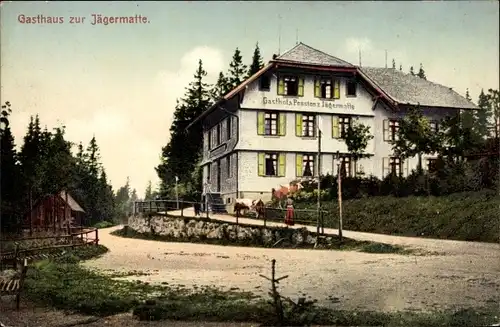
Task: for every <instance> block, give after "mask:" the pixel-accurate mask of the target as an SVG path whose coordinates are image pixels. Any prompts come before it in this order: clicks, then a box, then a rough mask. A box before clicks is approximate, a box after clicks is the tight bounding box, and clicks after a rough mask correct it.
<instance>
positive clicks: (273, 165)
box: [264, 153, 278, 176]
mask: <svg viewBox="0 0 500 327" xmlns="http://www.w3.org/2000/svg"><path fill="white" fill-rule="evenodd" d="M264 158H265V161H264V165H265V166H264V167H265V175H266V176H278V154H277V153H266V154H265V157H264Z"/></svg>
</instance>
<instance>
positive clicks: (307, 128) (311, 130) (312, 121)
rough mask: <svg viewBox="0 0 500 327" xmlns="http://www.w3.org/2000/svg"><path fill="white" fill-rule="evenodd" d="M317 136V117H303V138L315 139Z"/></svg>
mask: <svg viewBox="0 0 500 327" xmlns="http://www.w3.org/2000/svg"><path fill="white" fill-rule="evenodd" d="M315 134H316V116H315V115H302V136H304V137H314V136H315Z"/></svg>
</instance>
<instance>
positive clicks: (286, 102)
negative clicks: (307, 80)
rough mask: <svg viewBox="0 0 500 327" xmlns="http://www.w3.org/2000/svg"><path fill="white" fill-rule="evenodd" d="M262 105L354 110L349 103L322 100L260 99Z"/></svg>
mask: <svg viewBox="0 0 500 327" xmlns="http://www.w3.org/2000/svg"><path fill="white" fill-rule="evenodd" d="M262 104H263V105H264V106H266V105H280V106H294V107H309V108H327V109H347V110H354V109H355V107H354V105H353V104H351V103H349V102H348V103H335V102H332V101H324V100H317V101H314V100H306V101H300V100H298V99H286V98H268V97H263V98H262Z"/></svg>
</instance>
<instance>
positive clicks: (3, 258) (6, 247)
mask: <svg viewBox="0 0 500 327" xmlns="http://www.w3.org/2000/svg"><path fill="white" fill-rule="evenodd" d="M51 240H53V244H50V243H51V242H50V241H51ZM30 242H32V243H30ZM37 242H39V243H42V245H41V246H29V244H35V245H36V244H37ZM47 242H48V243H49V244H47ZM23 243H24V244H23ZM43 243H46V244H43ZM26 244H28V245H26ZM98 244H99V230H98V229H97V228H84V227H73V228H72V233H71V234H67V235H52V236H40V237H23V238H17V239H16V238H10V239H0V262H1V263H2V264H4V263H11V264H13V265H16V264H17V262H18V261H21V260H23V259H25V258H27V259H34V258H35V257H37V256H40V255H42V254H44V253H46V252H53V251H57V250H61V249H65V248H75V247H78V246H85V245H98Z"/></svg>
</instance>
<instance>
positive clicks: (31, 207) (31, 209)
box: [29, 186, 33, 236]
mask: <svg viewBox="0 0 500 327" xmlns="http://www.w3.org/2000/svg"><path fill="white" fill-rule="evenodd" d="M29 200H30V236H33V187H32V186H30V194H29Z"/></svg>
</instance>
